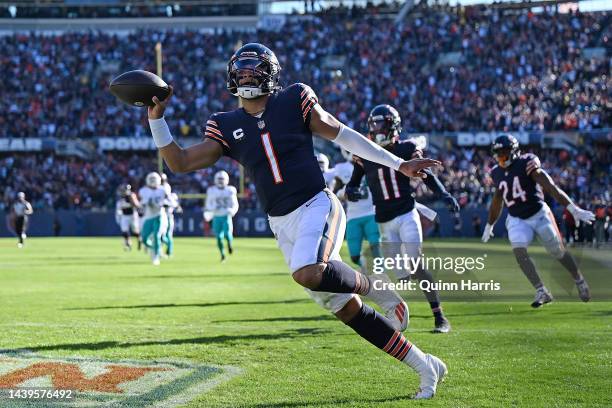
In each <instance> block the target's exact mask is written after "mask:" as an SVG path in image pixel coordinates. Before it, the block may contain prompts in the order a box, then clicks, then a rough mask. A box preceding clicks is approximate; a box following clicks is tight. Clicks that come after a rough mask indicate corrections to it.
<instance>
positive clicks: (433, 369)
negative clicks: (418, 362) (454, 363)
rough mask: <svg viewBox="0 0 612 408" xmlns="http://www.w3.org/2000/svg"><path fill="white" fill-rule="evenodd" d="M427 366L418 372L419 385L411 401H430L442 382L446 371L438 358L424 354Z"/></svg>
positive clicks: (444, 365)
mask: <svg viewBox="0 0 612 408" xmlns="http://www.w3.org/2000/svg"><path fill="white" fill-rule="evenodd" d="M425 358H426V360H427V365H426V366H425V367H424V368H423V369H422V370H421V372H419V376H420V377H421V384H420V385H419V391H417V393H416V394H415V396H414V397H413V399H430V398H432V397H433V396H434V395H435V394H436V387H437V386H438V384H439V383H440V382H442V381H443V380H444V376H445V375H446V372H447V371H448V369H447V368H446V364H444V362H442V360H440V359H439V358H438V357H436V356H432V355H431V354H426V355H425Z"/></svg>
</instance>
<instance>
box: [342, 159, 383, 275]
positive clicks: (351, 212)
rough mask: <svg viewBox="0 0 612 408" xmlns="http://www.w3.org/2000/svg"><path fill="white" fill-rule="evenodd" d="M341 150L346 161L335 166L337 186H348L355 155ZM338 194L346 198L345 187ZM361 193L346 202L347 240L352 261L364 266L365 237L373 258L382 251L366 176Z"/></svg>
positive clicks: (360, 189) (360, 188)
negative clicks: (362, 251)
mask: <svg viewBox="0 0 612 408" xmlns="http://www.w3.org/2000/svg"><path fill="white" fill-rule="evenodd" d="M341 152H342V157H344V159H345V160H346V161H345V162H342V163H338V164H336V165H335V166H334V175H335V176H336V187H340V186H346V185H347V184H348V182H349V181H350V180H351V175H352V174H353V155H352V154H351V153H350V152H349V151H347V150H346V149H341ZM337 194H338V196H339V197H341V198H346V194H345V190H344V188H340V189H338V193H337ZM359 195H360V198H359V199H358V200H357V201H348V200H347V203H346V241H347V244H348V250H349V255H350V256H351V261H353V263H354V264H356V265H358V266H361V267H363V266H364V263H363V260H362V257H361V246H362V242H363V240H364V239H365V240H367V241H368V242H369V244H370V251H371V253H372V258H379V257H381V256H382V253H381V251H380V232H379V230H378V224H377V223H376V219H375V218H374V214H375V211H374V203H373V202H372V196H371V195H370V191H369V190H368V184H367V181H366V179H365V178H364V179H363V180H362V183H361V185H360V186H359Z"/></svg>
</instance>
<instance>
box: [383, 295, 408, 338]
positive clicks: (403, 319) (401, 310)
mask: <svg viewBox="0 0 612 408" xmlns="http://www.w3.org/2000/svg"><path fill="white" fill-rule="evenodd" d="M385 317H386V318H387V319H389V320H390V321H391V324H392V325H393V328H394V329H395V330H397V331H400V332H403V331H404V330H406V328H407V327H408V320H409V317H408V305H407V304H406V302H404V301H401V302H400V303H398V304H397V305H395V307H392V308H391V309H389V310H386V311H385Z"/></svg>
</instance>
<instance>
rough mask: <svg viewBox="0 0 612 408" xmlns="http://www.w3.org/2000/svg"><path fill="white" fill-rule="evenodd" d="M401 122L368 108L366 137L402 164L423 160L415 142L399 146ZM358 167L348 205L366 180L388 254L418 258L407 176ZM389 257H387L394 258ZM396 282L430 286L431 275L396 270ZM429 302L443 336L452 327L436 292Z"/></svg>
mask: <svg viewBox="0 0 612 408" xmlns="http://www.w3.org/2000/svg"><path fill="white" fill-rule="evenodd" d="M401 126H402V122H401V118H400V115H399V113H398V112H397V110H396V109H395V108H394V107H392V106H391V105H378V106H376V107H374V109H372V111H371V112H370V115H369V116H368V137H369V138H370V140H372V141H373V142H375V143H376V144H377V145H379V146H380V147H381V148H384V149H385V150H387V151H389V152H391V153H393V154H395V155H396V156H398V157H401V158H402V159H405V160H410V159H414V158H421V157H422V156H423V152H422V150H421V148H420V147H419V146H417V145H416V144H415V143H414V142H413V141H409V140H407V141H399V135H400V132H401ZM358 162H359V164H360V165H356V166H354V168H353V174H352V176H351V180H350V181H349V182H348V184H347V187H346V195H347V197H348V199H349V200H352V201H356V200H359V199H360V198H361V197H362V193H361V188H360V186H361V180H362V178H363V176H364V175H365V176H366V179H367V182H368V187H369V189H370V191H371V192H372V198H373V202H374V206H375V209H376V215H375V219H376V222H377V223H378V224H379V225H380V229H381V232H382V240H383V242H386V243H387V244H388V245H389V244H390V247H391V246H393V248H390V251H393V252H397V251H400V250H401V251H405V252H406V253H407V255H408V256H409V257H411V258H418V257H420V256H421V252H422V246H423V231H422V228H421V218H420V216H419V212H418V210H417V208H416V205H415V200H414V197H413V193H414V191H413V189H412V186H411V185H410V177H406V175H404V174H402V173H401V172H397V171H396V170H394V169H391V168H388V167H386V166H382V165H381V164H379V163H376V162H373V161H370V160H367V159H364V158H359V161H358ZM423 172H424V173H425V174H426V175H427V177H426V178H425V179H424V182H425V184H426V185H427V187H428V188H429V189H430V190H431V191H433V192H434V194H436V196H437V197H439V198H441V199H443V200H444V202H445V203H446V204H447V205H448V207H449V209H450V210H451V211H452V212H458V211H459V204H458V203H457V200H455V198H454V197H453V196H451V195H450V194H449V193H448V192H447V191H446V189H445V188H444V185H443V184H442V183H441V182H440V180H438V178H437V177H436V176H435V175H434V174H433V173H432V172H431V171H430V170H427V169H426V170H423ZM395 255H396V254H395V253H393V254H389V255H388V256H395ZM395 273H396V276H397V278H398V279H400V280H404V279H409V278H410V275H411V274H414V275H415V277H416V278H417V279H419V280H427V281H430V282H433V276H432V275H431V273H430V272H429V271H428V270H427V269H425V268H424V266H423V265H419V267H418V268H416V270H414V271H407V270H396V271H395ZM423 293H424V294H425V297H426V298H427V300H428V301H429V305H430V306H431V311H432V313H433V316H434V332H436V333H447V332H449V331H450V323H449V321H448V319H446V317H445V316H444V312H443V311H442V306H441V305H440V298H439V296H438V292H437V291H435V290H429V291H423Z"/></svg>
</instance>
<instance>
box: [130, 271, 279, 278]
mask: <svg viewBox="0 0 612 408" xmlns="http://www.w3.org/2000/svg"><path fill="white" fill-rule="evenodd" d="M261 276H287V277H289V276H290V275H289V274H288V273H286V272H269V273H258V272H254V273H206V272H202V273H201V274H192V275H179V274H177V275H146V276H124V277H122V278H121V279H126V280H132V279H209V278H228V277H229V278H233V277H238V278H244V277H246V278H259V277H261Z"/></svg>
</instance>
